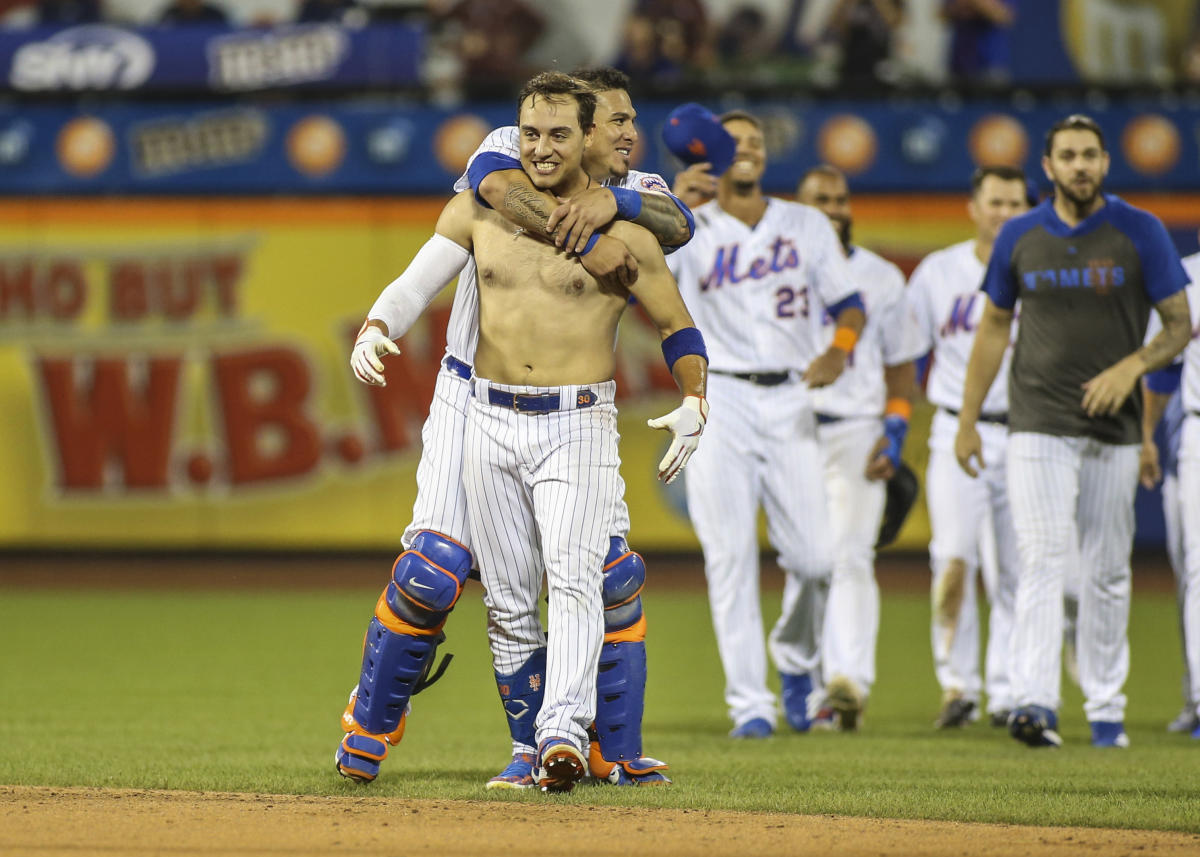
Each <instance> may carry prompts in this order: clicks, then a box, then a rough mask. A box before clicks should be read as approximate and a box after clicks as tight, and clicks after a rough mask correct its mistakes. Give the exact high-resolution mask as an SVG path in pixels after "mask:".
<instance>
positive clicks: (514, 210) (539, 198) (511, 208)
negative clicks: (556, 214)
mask: <svg viewBox="0 0 1200 857" xmlns="http://www.w3.org/2000/svg"><path fill="white" fill-rule="evenodd" d="M553 210H554V207H553V206H552V205H551V204H550V202H549V201H548V200H547V199H546V197H545V196H544V195H543V194H541V193H539V192H538V191H536V190H534V189H533V188H532V187H529V186H526V185H522V184H520V183H514V184H511V185H509V187H508V190H506V191H505V192H504V211H503V212H502V214H503V215H504V216H505V218H506V219H508V220H511V221H512V222H513V223H515V224H516V225H517V226H520V227H522V228H524V229H525V231H526V233H528V234H529V235H530V236H531V237H533V238H541V239H543V240H545V241H553V240H554V239H553V238H552V237H551V236H550V235H548V234H547V233H546V222H547V221H549V220H550V212H552V211H553Z"/></svg>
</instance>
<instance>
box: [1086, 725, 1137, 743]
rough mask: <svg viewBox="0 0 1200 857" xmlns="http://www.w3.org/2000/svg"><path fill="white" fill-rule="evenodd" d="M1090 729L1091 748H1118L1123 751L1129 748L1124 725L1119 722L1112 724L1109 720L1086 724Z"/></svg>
mask: <svg viewBox="0 0 1200 857" xmlns="http://www.w3.org/2000/svg"><path fill="white" fill-rule="evenodd" d="M1088 726H1091V727H1092V746H1093V747H1120V748H1121V749H1124V748H1126V747H1128V746H1129V736H1128V735H1126V734H1125V724H1124V723H1120V722H1115V723H1114V722H1112V721H1109V720H1093V721H1091V722H1090V723H1088Z"/></svg>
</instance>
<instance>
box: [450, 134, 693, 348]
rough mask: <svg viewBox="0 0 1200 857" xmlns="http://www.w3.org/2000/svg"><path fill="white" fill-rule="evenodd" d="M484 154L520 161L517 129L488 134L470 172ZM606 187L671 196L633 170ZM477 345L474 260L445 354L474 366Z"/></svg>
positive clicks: (465, 184) (453, 311) (458, 296)
mask: <svg viewBox="0 0 1200 857" xmlns="http://www.w3.org/2000/svg"><path fill="white" fill-rule="evenodd" d="M484 152H495V153H496V154H500V155H508V156H509V157H511V158H515V159H516V160H520V158H521V137H520V131H519V130H518V129H517V126H516V125H506V126H504V127H503V128H496V129H495V130H493V131H492V132H491V133H490V134H488V135H487V136H486V137H485V138H484V139H483V142H482V143H480V144H479V148H477V149H476V150H475V151H474V153H473V154H472V155H471V158H470V160H468V161H467V167H468V169H469V168H470V166H471V163H472V162H474V160H475V159H476V158H477V157H479V155H481V154H482V153H484ZM604 185H605V186H606V187H607V186H611V187H624V188H629V189H631V190H636V191H639V192H642V193H650V192H657V193H665V194H668V195H669V194H670V189H669V188H668V187H667V183H666V182H665V181H663V179H662V176H659V175H656V174H655V173H643V172H639V171H638V170H630V171H629V173H628V174H627V175H626V176H625V177H624V178H621V179H617V180H615V181H614V180H613V179H607V180H605V182H604ZM470 187H471V182H470V181H469V180H468V178H467V174H466V172H464V173H463V174H462V175H461V176H459V178H458V181H456V182H455V183H454V190H455V191H464V190H468V189H469V188H470ZM478 344H479V291H478V288H477V286H476V283H475V260H474V258H472V259H471V261H470V262H468V263H467V267H466V268H464V269H463V272H462V273H461V274H460V275H459V277H458V286H457V288H456V289H455V292H454V304H453V306H451V308H450V320H449V322H447V324H446V351H447V352H449V353H450V354H451V355H453V356H454V357H456V358H457V359H459V360H461V361H462V362H464V363H466V364H467V365H471V364H472V363H474V362H475V348H476V347H477V346H478Z"/></svg>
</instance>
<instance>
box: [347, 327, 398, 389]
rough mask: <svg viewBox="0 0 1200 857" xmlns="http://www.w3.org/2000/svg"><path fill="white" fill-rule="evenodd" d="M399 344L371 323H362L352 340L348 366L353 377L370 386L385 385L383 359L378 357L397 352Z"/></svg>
mask: <svg viewBox="0 0 1200 857" xmlns="http://www.w3.org/2000/svg"><path fill="white" fill-rule="evenodd" d="M399 353H400V346H398V345H397V344H396V343H394V342H392V340H390V339H388V338H387V336H386V335H385V334H384V332H383V331H382V330H380V329H379V328H378V327H375V325H373V324H371V323H369V322H368V323H367V324H364V325H363V326H362V330H360V331H359V332H358V338H357V339H356V340H354V350H353V351H351V352H350V368H351V369H353V370H354V377H356V378H358V380H360V381H362V382H363V383H364V384H370V385H371V386H372V387H386V386H387V381H386V380H384V377H383V361H382V360H380V359H379V358H380V357H382V356H383V355H385V354H399Z"/></svg>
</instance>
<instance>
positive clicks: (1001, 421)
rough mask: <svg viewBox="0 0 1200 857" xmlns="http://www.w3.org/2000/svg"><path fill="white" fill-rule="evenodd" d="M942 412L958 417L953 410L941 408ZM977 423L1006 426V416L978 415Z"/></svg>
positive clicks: (956, 412)
mask: <svg viewBox="0 0 1200 857" xmlns="http://www.w3.org/2000/svg"><path fill="white" fill-rule="evenodd" d="M942 410H943V411H945V412H946V413H948V414H949V415H950V416H952V417H957V416H958V411H956V410H954V408H942ZM979 422H981V423H996V424H997V425H1002V426H1006V425H1008V414H980V415H979Z"/></svg>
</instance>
